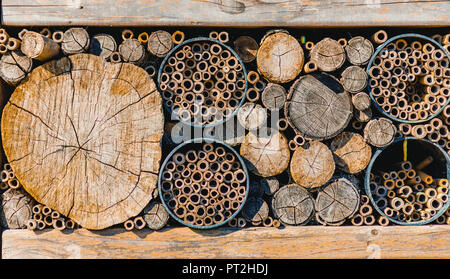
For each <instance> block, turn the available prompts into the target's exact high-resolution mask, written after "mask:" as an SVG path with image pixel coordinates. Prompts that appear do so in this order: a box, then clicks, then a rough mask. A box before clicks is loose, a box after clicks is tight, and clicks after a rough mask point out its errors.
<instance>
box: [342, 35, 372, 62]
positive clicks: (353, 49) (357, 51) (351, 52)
mask: <svg viewBox="0 0 450 279" xmlns="http://www.w3.org/2000/svg"><path fill="white" fill-rule="evenodd" d="M345 51H346V52H347V59H348V61H349V62H350V63H352V64H353V65H357V66H361V65H365V64H367V63H368V62H369V60H370V58H371V57H372V54H373V51H374V49H373V45H372V43H371V42H370V41H369V40H368V39H366V38H364V37H361V36H357V37H353V38H351V39H350V41H348V43H347V46H346V47H345Z"/></svg>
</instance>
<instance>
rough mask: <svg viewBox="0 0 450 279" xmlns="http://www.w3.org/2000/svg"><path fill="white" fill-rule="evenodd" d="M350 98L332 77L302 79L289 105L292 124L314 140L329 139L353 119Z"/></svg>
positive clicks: (286, 113)
mask: <svg viewBox="0 0 450 279" xmlns="http://www.w3.org/2000/svg"><path fill="white" fill-rule="evenodd" d="M352 110H353V108H352V103H351V98H350V95H349V94H348V93H347V92H346V91H344V89H343V87H342V86H341V85H340V83H339V82H338V81H337V80H336V78H334V77H333V76H331V75H328V74H312V75H306V76H302V77H300V78H299V79H297V80H296V81H295V83H294V84H293V85H292V86H291V89H290V91H289V95H288V98H287V101H286V104H285V115H286V117H287V119H288V121H289V124H290V125H291V126H292V127H293V128H294V129H295V130H296V131H297V132H298V133H300V134H302V135H304V136H306V137H309V138H312V139H318V140H322V139H329V138H332V137H334V136H336V135H337V134H339V133H340V132H341V131H342V130H343V129H344V128H345V127H347V125H348V123H349V122H350V119H351V118H352Z"/></svg>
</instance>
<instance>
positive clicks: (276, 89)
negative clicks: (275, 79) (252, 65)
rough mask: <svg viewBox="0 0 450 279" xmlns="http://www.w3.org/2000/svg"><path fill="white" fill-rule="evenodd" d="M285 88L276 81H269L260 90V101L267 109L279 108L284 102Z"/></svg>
mask: <svg viewBox="0 0 450 279" xmlns="http://www.w3.org/2000/svg"><path fill="white" fill-rule="evenodd" d="M286 95H287V94H286V89H284V87H283V86H281V85H279V84H276V83H269V84H267V85H266V87H265V88H264V91H263V92H262V96H261V101H262V103H263V105H264V106H265V107H266V108H267V109H269V110H280V109H282V108H283V107H284V103H285V102H286Z"/></svg>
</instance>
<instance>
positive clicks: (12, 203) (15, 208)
mask: <svg viewBox="0 0 450 279" xmlns="http://www.w3.org/2000/svg"><path fill="white" fill-rule="evenodd" d="M1 198H2V203H1V207H0V225H1V227H3V228H4V229H25V228H26V227H27V221H28V220H30V219H32V217H33V212H32V208H33V206H34V201H33V199H32V198H31V197H30V195H28V194H27V193H26V192H25V191H23V190H18V189H9V190H8V191H6V192H4V193H3V194H2V196H1Z"/></svg>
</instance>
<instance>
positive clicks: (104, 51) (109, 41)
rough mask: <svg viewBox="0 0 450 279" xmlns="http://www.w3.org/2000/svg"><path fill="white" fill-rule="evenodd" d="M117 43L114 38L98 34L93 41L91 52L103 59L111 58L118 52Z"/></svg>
mask: <svg viewBox="0 0 450 279" xmlns="http://www.w3.org/2000/svg"><path fill="white" fill-rule="evenodd" d="M116 49H117V43H116V40H115V39H114V37H113V36H111V35H108V34H97V35H95V36H93V37H92V39H91V46H90V50H89V52H90V53H92V54H94V55H98V56H100V57H102V58H105V59H107V58H109V57H110V56H111V54H112V53H113V52H114V51H116Z"/></svg>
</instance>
